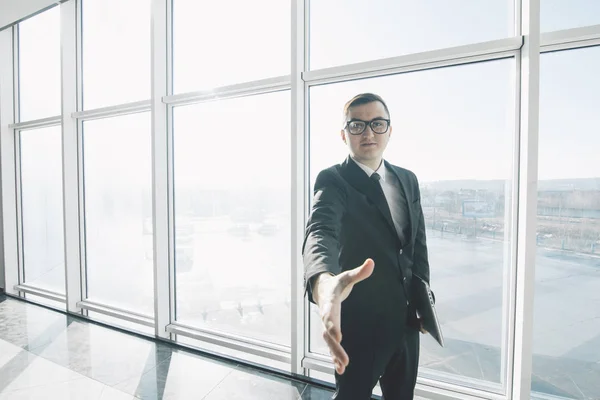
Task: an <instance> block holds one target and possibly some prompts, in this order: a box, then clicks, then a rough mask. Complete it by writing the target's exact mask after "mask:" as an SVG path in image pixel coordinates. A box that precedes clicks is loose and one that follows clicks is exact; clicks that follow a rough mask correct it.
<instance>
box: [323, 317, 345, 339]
mask: <svg viewBox="0 0 600 400" xmlns="http://www.w3.org/2000/svg"><path fill="white" fill-rule="evenodd" d="M325 321H327V322H326V323H325V332H327V334H328V335H329V336H330V337H331V338H332V339H333V340H335V341H336V342H338V343H340V342H341V341H342V331H341V330H340V328H339V324H338V325H336V324H335V322H334V321H332V320H331V319H330V320H325Z"/></svg>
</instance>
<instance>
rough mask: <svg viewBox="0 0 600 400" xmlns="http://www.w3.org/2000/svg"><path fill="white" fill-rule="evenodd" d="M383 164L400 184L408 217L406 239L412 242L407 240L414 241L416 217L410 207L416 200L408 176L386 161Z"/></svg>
mask: <svg viewBox="0 0 600 400" xmlns="http://www.w3.org/2000/svg"><path fill="white" fill-rule="evenodd" d="M384 163H385V166H386V167H387V168H388V170H391V171H392V172H393V173H394V175H395V176H396V178H397V179H398V182H400V190H402V195H403V196H404V199H405V200H406V208H407V212H408V215H409V225H408V232H406V238H407V239H408V238H411V239H412V240H409V242H413V240H414V238H413V226H415V220H416V218H417V216H416V215H415V213H414V212H413V209H412V205H413V201H415V200H417V199H414V193H413V191H412V190H411V185H410V181H409V179H408V176H406V174H405V173H402V170H398V169H397V168H396V167H394V166H393V165H391V164H390V163H388V162H387V161H385V160H384Z"/></svg>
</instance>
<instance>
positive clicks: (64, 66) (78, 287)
mask: <svg viewBox="0 0 600 400" xmlns="http://www.w3.org/2000/svg"><path fill="white" fill-rule="evenodd" d="M78 5H79V2H77V1H67V2H64V3H62V4H61V5H60V24H61V74H62V110H61V113H62V149H63V157H62V161H63V166H62V173H63V182H62V183H63V218H64V235H65V240H64V242H65V279H66V281H65V288H66V297H67V311H69V312H73V313H79V312H81V309H80V308H79V307H78V305H77V303H79V302H80V301H81V300H83V296H82V295H83V290H82V286H83V285H84V281H83V280H82V279H81V277H82V265H81V253H80V252H81V246H82V245H83V243H81V242H80V229H79V228H80V219H79V218H80V213H79V210H80V206H81V204H80V199H79V194H80V193H79V190H80V185H79V143H78V134H77V120H76V119H74V118H72V117H71V114H72V113H74V112H76V111H78V104H77V99H78V92H77V91H78V85H77V79H78V74H77V65H78V62H77V8H78Z"/></svg>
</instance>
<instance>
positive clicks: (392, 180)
mask: <svg viewBox="0 0 600 400" xmlns="http://www.w3.org/2000/svg"><path fill="white" fill-rule="evenodd" d="M351 159H352V161H354V162H355V163H356V165H358V166H359V167H360V168H361V169H362V170H363V171H365V173H366V174H367V176H368V177H369V178H370V177H371V175H373V174H374V173H375V172H377V173H378V174H379V176H380V177H381V179H380V180H379V184H380V185H381V188H382V189H383V194H384V196H385V200H386V201H387V203H388V206H389V207H390V214H392V221H394V226H395V227H396V232H397V233H398V236H399V237H400V241H401V242H402V243H403V244H406V242H405V235H406V229H407V228H408V208H407V204H406V199H405V198H404V195H403V194H402V189H401V188H400V182H398V180H397V179H396V176H395V175H394V173H393V172H392V171H389V170H388V169H387V168H386V167H385V163H384V162H383V159H382V160H381V164H379V168H377V170H376V171H374V170H373V169H371V168H370V167H367V166H366V165H364V164H362V163H360V162H358V161H356V160H354V159H353V158H351Z"/></svg>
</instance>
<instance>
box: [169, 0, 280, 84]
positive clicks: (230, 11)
mask: <svg viewBox="0 0 600 400" xmlns="http://www.w3.org/2000/svg"><path fill="white" fill-rule="evenodd" d="M290 3H291V1H290V0H258V1H247V0H234V1H212V2H203V1H198V0H173V64H174V67H173V69H174V75H173V79H174V88H175V93H181V92H189V91H193V90H201V89H211V88H213V87H217V86H224V85H231V84H235V83H241V82H247V81H253V80H257V79H264V78H273V77H276V76H281V75H289V73H290V42H291V38H290ZM224 16H226V17H224Z"/></svg>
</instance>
